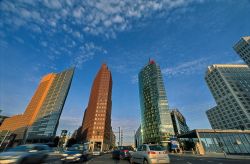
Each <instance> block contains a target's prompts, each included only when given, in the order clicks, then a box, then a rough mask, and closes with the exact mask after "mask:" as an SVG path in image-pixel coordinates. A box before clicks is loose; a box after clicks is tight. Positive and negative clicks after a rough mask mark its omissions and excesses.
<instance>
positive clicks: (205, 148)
mask: <svg viewBox="0 0 250 164" xmlns="http://www.w3.org/2000/svg"><path fill="white" fill-rule="evenodd" d="M177 137H178V138H179V139H182V140H184V139H187V140H190V139H192V140H193V141H194V143H195V144H194V145H195V146H194V147H193V150H195V151H196V153H198V154H208V153H226V154H250V130H221V129H194V130H192V131H189V132H187V133H185V134H181V135H178V136H177Z"/></svg>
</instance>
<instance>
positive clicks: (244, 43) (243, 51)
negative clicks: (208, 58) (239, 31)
mask: <svg viewBox="0 0 250 164" xmlns="http://www.w3.org/2000/svg"><path fill="white" fill-rule="evenodd" d="M233 48H234V50H235V51H236V52H237V54H239V55H240V57H241V58H242V59H243V60H244V61H245V62H246V64H247V65H248V66H249V67H250V36H245V37H242V38H241V39H240V40H239V41H238V42H237V43H236V44H235V45H234V47H233Z"/></svg>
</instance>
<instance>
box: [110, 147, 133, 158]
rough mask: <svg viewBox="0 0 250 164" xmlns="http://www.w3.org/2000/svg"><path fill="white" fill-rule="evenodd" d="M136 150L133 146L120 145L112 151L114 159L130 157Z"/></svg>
mask: <svg viewBox="0 0 250 164" xmlns="http://www.w3.org/2000/svg"><path fill="white" fill-rule="evenodd" d="M133 151H134V148H133V147H132V146H118V147H117V148H115V150H113V151H112V158H114V159H130V157H131V152H133Z"/></svg>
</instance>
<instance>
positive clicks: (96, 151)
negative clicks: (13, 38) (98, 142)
mask: <svg viewBox="0 0 250 164" xmlns="http://www.w3.org/2000/svg"><path fill="white" fill-rule="evenodd" d="M92 155H94V156H99V155H101V151H99V150H94V151H93V152H92Z"/></svg>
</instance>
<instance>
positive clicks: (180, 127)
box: [171, 109, 189, 136]
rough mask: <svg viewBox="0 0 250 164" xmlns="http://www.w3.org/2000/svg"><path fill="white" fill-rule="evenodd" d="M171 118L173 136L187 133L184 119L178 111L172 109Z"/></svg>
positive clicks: (187, 129)
mask: <svg viewBox="0 0 250 164" xmlns="http://www.w3.org/2000/svg"><path fill="white" fill-rule="evenodd" d="M171 118H172V122H173V126H174V133H175V136H177V135H179V134H183V133H186V132H188V131H189V127H188V126H187V123H186V119H185V117H184V116H183V115H182V114H181V112H180V111H179V110H178V109H173V110H172V111H171Z"/></svg>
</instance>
